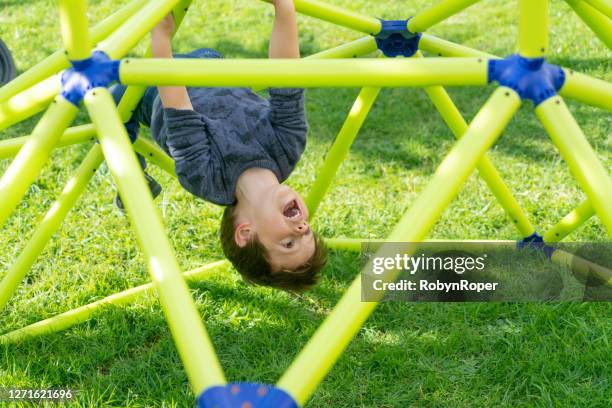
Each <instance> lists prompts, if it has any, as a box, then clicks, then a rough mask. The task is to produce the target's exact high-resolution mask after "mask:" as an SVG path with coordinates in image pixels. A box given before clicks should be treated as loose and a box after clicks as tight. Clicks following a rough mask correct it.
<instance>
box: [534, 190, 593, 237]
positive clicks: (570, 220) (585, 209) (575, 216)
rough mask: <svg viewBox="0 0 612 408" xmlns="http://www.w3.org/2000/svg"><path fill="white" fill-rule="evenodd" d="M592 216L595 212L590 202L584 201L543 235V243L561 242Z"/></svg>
mask: <svg viewBox="0 0 612 408" xmlns="http://www.w3.org/2000/svg"><path fill="white" fill-rule="evenodd" d="M593 215H595V210H594V209H593V206H592V205H591V202H590V201H589V200H586V201H584V202H583V203H582V204H580V205H579V206H578V207H577V208H576V209H574V210H573V211H572V212H570V213H569V214H567V215H566V216H565V217H563V218H562V219H561V221H559V222H558V223H557V224H556V225H555V226H553V227H552V228H551V229H550V230H548V231H547V232H546V234H544V237H543V238H544V242H559V241H561V240H562V239H563V238H565V237H566V236H568V235H569V234H571V233H572V232H573V231H574V230H575V229H576V228H578V227H579V226H581V225H582V224H584V223H585V222H586V221H587V220H588V219H589V218H591V217H592V216H593Z"/></svg>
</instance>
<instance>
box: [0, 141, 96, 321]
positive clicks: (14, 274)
mask: <svg viewBox="0 0 612 408" xmlns="http://www.w3.org/2000/svg"><path fill="white" fill-rule="evenodd" d="M103 159H104V158H103V156H102V150H101V149H100V145H97V144H96V145H94V146H93V147H92V148H91V150H90V151H89V153H88V154H87V156H86V157H85V159H84V160H83V162H82V163H81V165H80V166H79V168H78V169H77V171H76V173H75V174H74V176H73V177H71V178H70V180H69V181H68V183H67V184H66V187H64V190H63V191H62V193H61V195H60V196H59V198H58V199H57V201H56V202H55V204H53V206H52V207H51V209H50V210H49V212H47V215H46V216H45V218H44V219H43V220H42V222H41V223H40V225H39V226H38V227H37V228H36V230H35V231H34V234H33V235H32V238H31V239H30V240H29V241H28V243H27V245H26V246H25V248H24V249H23V251H21V253H20V254H19V256H18V257H17V259H16V260H15V262H14V263H13V265H12V266H11V267H10V268H9V270H8V273H7V274H6V276H5V277H4V279H3V280H2V281H1V282H0V310H2V309H3V308H4V306H5V305H6V303H7V302H8V301H9V299H10V297H11V296H12V295H13V293H14V292H15V290H16V289H17V286H18V285H19V283H20V282H21V281H22V280H23V278H24V277H25V276H26V274H27V273H28V271H29V270H30V268H31V267H32V265H33V264H34V262H35V261H36V259H37V258H38V255H39V254H40V253H41V252H42V251H43V249H44V248H45V245H47V243H48V242H49V240H50V239H51V237H52V236H53V234H55V232H56V231H57V230H58V229H59V227H60V225H61V223H62V221H63V220H64V218H66V215H67V214H68V211H70V209H71V208H72V207H73V206H74V204H75V203H76V201H77V200H78V198H79V197H80V196H81V194H82V193H83V191H85V188H86V187H87V182H88V181H89V179H90V178H91V177H92V176H93V174H94V173H95V171H96V169H97V168H98V167H99V166H100V164H101V163H102V160H103Z"/></svg>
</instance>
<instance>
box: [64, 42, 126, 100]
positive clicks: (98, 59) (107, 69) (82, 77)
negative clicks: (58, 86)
mask: <svg viewBox="0 0 612 408" xmlns="http://www.w3.org/2000/svg"><path fill="white" fill-rule="evenodd" d="M70 62H71V63H72V67H71V68H68V69H67V70H66V71H64V73H63V74H62V96H63V97H64V98H66V100H68V101H69V102H70V103H72V104H73V105H75V106H77V107H78V106H79V103H80V102H81V101H82V100H83V98H84V97H85V94H86V93H87V91H89V90H90V89H93V88H96V87H100V86H103V87H108V86H109V85H110V84H111V83H113V82H119V63H120V62H119V61H118V60H111V59H110V58H109V57H108V55H106V54H105V53H104V52H102V51H94V52H93V53H92V54H91V57H90V58H87V59H84V60H78V61H70Z"/></svg>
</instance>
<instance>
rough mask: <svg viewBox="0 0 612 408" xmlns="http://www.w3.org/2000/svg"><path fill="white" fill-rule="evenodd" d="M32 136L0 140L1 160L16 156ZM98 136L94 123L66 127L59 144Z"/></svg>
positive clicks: (74, 142)
mask: <svg viewBox="0 0 612 408" xmlns="http://www.w3.org/2000/svg"><path fill="white" fill-rule="evenodd" d="M31 137H32V136H30V135H28V136H21V137H14V138H12V139H6V140H2V141H0V160H2V159H8V158H10V157H14V156H15V155H16V154H17V153H19V149H21V148H22V147H23V145H24V144H25V143H27V141H28V140H30V138H31ZM95 138H96V129H95V128H94V126H93V125H91V124H89V125H79V126H73V127H71V128H68V129H66V131H65V132H64V134H63V135H62V136H61V138H60V140H59V142H58V144H57V146H58V147H64V146H70V145H73V144H77V143H84V142H88V141H93V140H95Z"/></svg>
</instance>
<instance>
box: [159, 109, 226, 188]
mask: <svg viewBox="0 0 612 408" xmlns="http://www.w3.org/2000/svg"><path fill="white" fill-rule="evenodd" d="M163 115H164V122H165V124H166V130H167V138H166V145H167V146H168V151H169V152H170V155H171V156H172V158H173V159H174V163H175V170H176V175H177V177H178V180H179V182H180V183H181V185H182V186H183V187H184V188H185V189H186V190H187V191H189V192H190V193H192V194H194V195H196V196H198V197H201V198H206V199H209V195H210V189H211V187H212V180H213V178H214V177H215V173H216V172H215V171H214V168H215V166H214V163H213V160H212V158H211V149H210V139H209V135H208V131H207V126H206V123H205V121H204V118H203V117H202V115H201V114H199V113H198V112H196V111H193V110H178V109H173V108H164V109H163Z"/></svg>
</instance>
